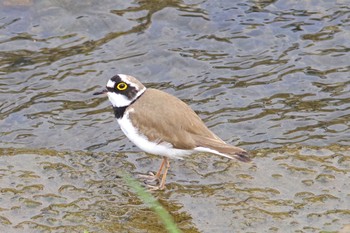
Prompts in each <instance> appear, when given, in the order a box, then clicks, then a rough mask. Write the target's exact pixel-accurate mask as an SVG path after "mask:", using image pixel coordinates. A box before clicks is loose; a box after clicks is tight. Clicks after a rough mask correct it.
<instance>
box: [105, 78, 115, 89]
mask: <svg viewBox="0 0 350 233" xmlns="http://www.w3.org/2000/svg"><path fill="white" fill-rule="evenodd" d="M114 85H115V82H113V81H112V80H108V82H107V85H106V86H107V87H110V88H114Z"/></svg>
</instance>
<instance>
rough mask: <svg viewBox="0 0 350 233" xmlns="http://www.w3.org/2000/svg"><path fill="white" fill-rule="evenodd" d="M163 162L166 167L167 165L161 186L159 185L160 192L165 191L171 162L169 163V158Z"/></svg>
mask: <svg viewBox="0 0 350 233" xmlns="http://www.w3.org/2000/svg"><path fill="white" fill-rule="evenodd" d="M163 162H165V163H166V165H165V170H164V173H163V176H162V181H161V182H160V185H159V189H160V190H163V189H164V188H165V180H166V175H167V174H168V170H169V168H170V162H169V160H168V158H167V157H164V160H163Z"/></svg>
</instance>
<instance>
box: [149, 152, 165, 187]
mask: <svg viewBox="0 0 350 233" xmlns="http://www.w3.org/2000/svg"><path fill="white" fill-rule="evenodd" d="M165 163H166V166H165V170H164V173H163V175H162V180H161V182H160V185H158V186H153V185H147V187H148V188H149V189H150V190H152V191H153V190H163V189H164V188H165V180H166V175H167V173H168V170H169V168H170V163H169V160H168V158H167V157H163V162H162V166H164V164H165Z"/></svg>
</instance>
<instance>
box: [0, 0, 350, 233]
mask: <svg viewBox="0 0 350 233" xmlns="http://www.w3.org/2000/svg"><path fill="white" fill-rule="evenodd" d="M0 4H1V7H0V15H1V17H0V32H1V33H0V93H1V95H0V152H1V153H0V155H1V156H0V160H1V162H0V189H1V190H0V191H1V192H0V229H1V231H2V232H30V231H33V232H83V231H84V230H89V232H162V231H164V228H163V226H162V225H161V223H160V222H159V220H158V218H157V217H156V216H155V214H153V212H152V211H151V210H150V209H148V208H147V207H146V206H145V205H144V204H142V203H141V202H140V200H139V199H138V198H137V196H136V195H135V194H134V193H133V191H132V190H131V189H130V188H129V187H128V186H127V185H126V184H125V183H124V182H123V181H122V179H120V178H119V176H118V171H120V170H121V171H126V172H128V173H130V174H132V175H134V176H135V177H136V174H138V173H146V172H147V171H149V170H153V171H154V170H156V168H157V167H158V166H159V163H160V159H159V158H158V157H156V156H152V155H147V154H145V153H143V152H140V151H139V150H138V149H137V148H136V147H135V146H133V145H132V143H131V142H129V140H127V139H126V138H125V136H124V135H123V134H122V132H121V131H120V129H119V127H118V125H117V123H116V120H115V119H114V117H113V113H112V111H111V107H110V105H109V103H108V101H107V100H106V99H105V98H95V97H94V96H92V93H93V92H95V91H98V90H100V89H101V88H102V87H103V86H104V85H105V83H106V81H107V80H108V79H109V78H110V77H111V76H113V75H114V74H116V73H126V74H131V75H133V76H135V77H137V78H138V79H140V81H142V82H143V83H144V84H145V85H146V86H149V87H154V88H158V89H161V90H164V91H166V92H168V93H171V94H173V95H176V96H178V97H179V98H181V99H183V100H184V101H185V102H186V103H188V104H189V105H190V106H191V107H192V108H193V109H194V110H195V111H196V112H197V113H198V114H199V115H200V116H201V117H202V119H203V120H204V121H205V123H206V124H207V125H208V126H209V127H210V129H212V130H213V131H214V132H215V133H217V134H218V135H219V136H220V137H222V138H223V139H224V140H225V141H227V142H228V143H231V144H235V145H239V146H241V147H243V148H245V149H247V150H249V151H251V155H252V157H253V160H254V163H252V164H241V163H238V162H236V161H228V160H226V159H222V158H219V157H216V156H212V155H204V154H199V155H195V156H192V157H190V158H189V159H188V160H185V161H172V163H171V165H172V167H171V171H170V174H169V177H168V178H169V179H168V182H169V184H168V186H167V190H166V191H164V192H160V193H155V194H154V195H155V196H156V197H158V199H159V200H160V201H161V203H162V204H163V205H164V206H165V207H166V208H167V209H168V211H170V213H171V214H172V215H173V216H174V218H175V221H176V222H177V224H178V225H179V227H180V228H181V229H182V230H183V231H184V232H287V231H288V232H320V231H322V230H325V231H337V230H339V229H341V228H342V227H343V225H345V224H349V219H350V204H349V203H350V200H349V193H350V187H349V182H348V180H349V174H350V173H349V169H350V163H349V161H350V155H349V152H348V151H349V146H350V141H349V138H350V130H349V115H350V94H349V93H350V92H349V89H350V79H349V78H350V77H349V68H350V65H349V61H348V59H347V56H348V55H349V48H350V44H349V43H350V42H349V40H348V38H349V37H350V33H349V32H350V30H349V29H350V28H349V26H350V25H349V22H350V20H349V17H350V14H349V12H350V8H349V2H348V1H345V0H344V1H341V0H339V1H316V0H310V1H302V2H300V1H298V2H295V1H272V0H271V1H226V0H220V1H206V0H204V1H192V0H190V1H181V0H169V1H108V0H104V1H83V2H74V3H71V2H69V1H30V0H22V1H21V0H19V1H14V0H13V1H11V0H6V1H3V2H2V3H0Z"/></svg>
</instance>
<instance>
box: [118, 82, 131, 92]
mask: <svg viewBox="0 0 350 233" xmlns="http://www.w3.org/2000/svg"><path fill="white" fill-rule="evenodd" d="M116 88H117V89H118V90H119V91H124V90H126V88H128V85H127V84H126V83H124V82H121V83H118V84H117V86H116Z"/></svg>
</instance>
